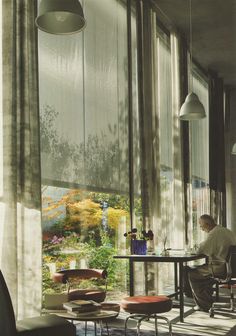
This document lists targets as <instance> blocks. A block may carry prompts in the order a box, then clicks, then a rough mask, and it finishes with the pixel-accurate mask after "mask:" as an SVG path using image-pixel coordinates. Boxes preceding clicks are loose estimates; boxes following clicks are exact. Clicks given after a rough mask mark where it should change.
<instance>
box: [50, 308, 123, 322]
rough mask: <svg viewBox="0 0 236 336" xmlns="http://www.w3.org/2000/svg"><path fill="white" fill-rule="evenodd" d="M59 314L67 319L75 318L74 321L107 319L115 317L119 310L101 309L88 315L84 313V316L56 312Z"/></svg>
mask: <svg viewBox="0 0 236 336" xmlns="http://www.w3.org/2000/svg"><path fill="white" fill-rule="evenodd" d="M55 314H56V315H58V316H61V317H64V318H66V319H67V320H74V321H106V320H109V319H111V318H115V317H117V316H118V315H119V312H117V311H107V310H100V311H97V312H93V313H91V312H90V313H88V315H84V314H83V315H82V316H74V315H72V314H70V313H67V312H65V313H62V312H60V313H55Z"/></svg>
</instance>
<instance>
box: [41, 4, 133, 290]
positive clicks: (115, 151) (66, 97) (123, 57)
mask: <svg viewBox="0 0 236 336" xmlns="http://www.w3.org/2000/svg"><path fill="white" fill-rule="evenodd" d="M83 7H84V14H85V17H86V21H87V26H86V29H85V30H84V32H83V33H79V34H75V35H67V36H55V35H50V34H46V33H42V32H39V79H40V122H41V162H42V201H43V246H44V267H45V269H47V270H48V267H49V268H50V269H51V271H53V270H55V269H61V268H63V267H64V268H65V267H66V268H68V267H75V266H77V267H81V266H83V267H93V268H107V269H108V273H109V279H110V281H111V283H112V284H113V285H117V288H118V287H119V288H122V286H123V285H124V281H123V280H124V279H122V277H121V276H120V275H121V274H123V273H125V272H120V271H118V268H117V267H119V270H120V267H122V265H123V264H124V263H122V262H121V263H120V265H119V266H118V262H117V261H115V260H114V259H113V258H112V256H113V255H114V254H116V253H117V252H116V249H117V248H119V249H125V248H126V244H125V240H124V239H125V238H124V236H123V234H124V232H126V231H127V230H129V227H130V202H129V141H128V126H129V122H128V67H127V65H128V56H127V9H126V3H125V1H118V0H100V1H94V0H86V1H84V3H83ZM134 24H135V22H133V25H134ZM108 27H109V28H108ZM133 38H134V39H135V38H136V36H134V37H133ZM132 46H133V49H135V48H136V45H135V40H133V42H132ZM133 57H134V60H133V62H134V63H135V53H134V56H133ZM134 69H135V67H134ZM133 81H134V85H133V92H134V93H135V87H136V83H135V81H136V72H134V79H133ZM134 103H135V104H136V105H137V102H136V99H135V94H134ZM136 105H134V106H135V107H134V110H135V109H136V108H137V106H136ZM134 112H135V111H134ZM136 123H137V125H138V122H137V121H136ZM136 131H137V132H138V129H137V130H136ZM136 147H137V151H138V145H136ZM136 147H135V148H136ZM137 165H138V162H137V163H136V166H137ZM136 175H137V174H136ZM136 180H138V177H136ZM137 188H138V189H137V194H138V190H139V187H138V184H137ZM138 206H139V203H138V201H137V205H136V211H137V213H138V211H139V209H138ZM44 276H45V278H44V288H45V289H46V287H47V286H48V281H49V280H48V276H49V275H48V273H47V272H46V271H45V273H44ZM122 281H123V282H122ZM50 286H53V285H52V284H51V285H50Z"/></svg>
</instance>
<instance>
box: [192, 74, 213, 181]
mask: <svg viewBox="0 0 236 336" xmlns="http://www.w3.org/2000/svg"><path fill="white" fill-rule="evenodd" d="M193 92H194V93H196V94H197V95H198V97H199V100H200V101H201V103H202V104H203V106H204V108H205V111H206V118H204V119H201V120H194V121H192V122H191V124H190V125H191V126H190V127H191V145H192V147H191V157H192V176H194V177H195V178H199V179H201V180H203V181H205V182H208V181H209V102H208V84H207V82H206V81H204V79H202V78H200V77H199V76H198V75H197V74H194V73H193Z"/></svg>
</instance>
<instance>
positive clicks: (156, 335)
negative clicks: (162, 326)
mask: <svg viewBox="0 0 236 336" xmlns="http://www.w3.org/2000/svg"><path fill="white" fill-rule="evenodd" d="M154 319H155V336H158V326H157V316H156V315H155V316H154Z"/></svg>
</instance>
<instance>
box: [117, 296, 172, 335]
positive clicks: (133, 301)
mask: <svg viewBox="0 0 236 336" xmlns="http://www.w3.org/2000/svg"><path fill="white" fill-rule="evenodd" d="M121 307H122V308H123V309H124V311H126V312H128V313H130V315H129V316H128V317H127V318H126V320H125V335H126V332H127V323H128V320H129V319H135V320H136V321H137V336H139V335H140V326H141V322H142V321H144V320H149V319H151V318H153V319H154V321H155V333H156V336H157V335H158V330H157V319H162V320H165V321H166V322H167V324H168V327H169V336H171V335H172V326H171V322H170V321H169V320H168V318H166V317H165V316H160V315H157V314H161V313H166V312H168V311H170V310H171V308H172V300H171V299H170V298H169V297H168V296H165V295H158V296H128V297H125V298H124V299H123V300H122V301H121Z"/></svg>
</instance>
